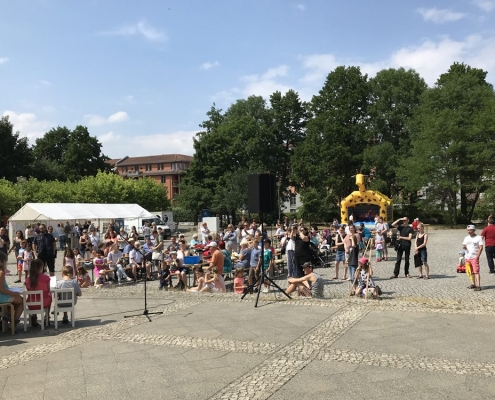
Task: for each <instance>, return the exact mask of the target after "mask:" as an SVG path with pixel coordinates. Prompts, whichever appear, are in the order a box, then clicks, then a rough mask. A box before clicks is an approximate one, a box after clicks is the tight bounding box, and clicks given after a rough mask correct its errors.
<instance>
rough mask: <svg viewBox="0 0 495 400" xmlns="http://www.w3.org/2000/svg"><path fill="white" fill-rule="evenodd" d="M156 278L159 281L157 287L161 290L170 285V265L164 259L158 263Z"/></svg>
mask: <svg viewBox="0 0 495 400" xmlns="http://www.w3.org/2000/svg"><path fill="white" fill-rule="evenodd" d="M158 279H159V280H160V283H159V285H158V289H159V290H162V289H163V288H164V287H165V288H167V289H168V288H169V287H172V275H171V274H170V265H169V264H168V263H167V262H166V261H162V262H161V263H160V269H159V270H158Z"/></svg>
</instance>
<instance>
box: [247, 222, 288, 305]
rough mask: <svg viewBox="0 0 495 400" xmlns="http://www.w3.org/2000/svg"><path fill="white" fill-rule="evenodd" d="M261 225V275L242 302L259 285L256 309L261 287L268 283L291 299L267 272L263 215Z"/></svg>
mask: <svg viewBox="0 0 495 400" xmlns="http://www.w3.org/2000/svg"><path fill="white" fill-rule="evenodd" d="M260 225H261V231H262V232H261V252H260V264H261V273H260V274H259V276H258V278H257V279H256V281H255V282H254V283H253V284H252V285H249V286H248V287H247V288H246V292H245V293H244V294H243V295H242V297H241V300H243V299H244V297H246V296H247V294H248V293H251V292H252V291H253V289H254V288H255V286H256V285H258V293H256V301H255V302H254V307H258V301H259V299H260V293H261V285H262V284H263V283H264V282H266V281H268V282H270V284H271V285H272V286H274V287H275V288H276V289H277V290H278V291H279V292H281V293H283V294H284V295H285V296H287V297H288V298H289V299H291V298H292V297H290V295H288V294H287V293H285V290H283V289H282V288H281V287H280V286H278V285H277V284H276V283H275V282H274V281H273V279H272V278H270V277H269V276H268V275H267V274H266V271H265V268H264V251H265V239H264V238H263V213H260Z"/></svg>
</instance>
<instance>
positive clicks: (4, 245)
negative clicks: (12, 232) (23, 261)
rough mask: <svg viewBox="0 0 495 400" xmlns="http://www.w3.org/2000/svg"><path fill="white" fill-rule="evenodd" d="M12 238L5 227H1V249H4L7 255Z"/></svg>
mask: <svg viewBox="0 0 495 400" xmlns="http://www.w3.org/2000/svg"><path fill="white" fill-rule="evenodd" d="M9 248H10V239H9V235H7V231H6V230H5V228H0V251H3V252H4V253H5V255H7V254H9Z"/></svg>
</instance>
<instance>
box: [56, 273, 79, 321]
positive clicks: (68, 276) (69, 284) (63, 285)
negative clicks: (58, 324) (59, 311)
mask: <svg viewBox="0 0 495 400" xmlns="http://www.w3.org/2000/svg"><path fill="white" fill-rule="evenodd" d="M72 288H73V289H74V294H75V295H76V298H75V299H74V305H75V304H76V303H77V298H78V297H79V296H82V291H81V287H80V286H79V284H78V283H77V280H75V279H74V269H73V268H72V267H71V266H70V265H66V266H65V267H64V268H63V269H62V279H61V280H59V281H57V289H72ZM59 300H60V298H59ZM67 300H72V299H71V298H70V297H69V298H68V299H67ZM61 307H63V306H61ZM62 323H63V324H68V323H69V318H68V316H67V312H64V318H63V319H62Z"/></svg>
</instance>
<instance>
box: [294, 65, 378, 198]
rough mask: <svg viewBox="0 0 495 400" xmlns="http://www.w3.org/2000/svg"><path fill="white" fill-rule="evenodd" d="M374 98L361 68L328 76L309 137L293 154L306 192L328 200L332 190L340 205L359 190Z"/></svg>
mask: <svg viewBox="0 0 495 400" xmlns="http://www.w3.org/2000/svg"><path fill="white" fill-rule="evenodd" d="M369 98H370V89H369V85H368V81H367V75H363V74H362V73H361V70H360V69H359V67H343V66H341V67H337V68H336V69H335V70H334V71H332V72H331V73H330V74H329V75H328V77H327V79H326V81H325V84H324V86H323V88H322V89H321V90H320V92H319V94H318V95H317V96H314V97H313V99H312V101H311V104H310V109H311V111H312V113H313V115H314V118H313V119H312V120H311V121H309V123H308V125H307V132H306V140H305V141H304V142H303V143H301V144H300V145H299V146H298V147H296V148H295V151H294V156H293V158H292V169H293V179H294V181H295V182H300V185H301V189H300V191H301V193H302V192H304V190H305V189H306V188H315V189H316V190H318V191H319V194H320V196H322V197H324V198H326V197H327V196H328V195H329V194H330V195H331V196H330V197H329V200H330V204H335V203H337V202H338V201H339V200H340V199H341V198H342V197H345V196H347V195H348V194H349V193H350V191H351V190H353V189H354V188H353V185H354V179H353V178H352V176H353V175H354V174H355V173H356V172H357V171H360V170H361V168H362V165H363V151H364V148H365V146H366V136H367V135H366V121H367V118H368V115H367V109H368V104H369Z"/></svg>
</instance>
